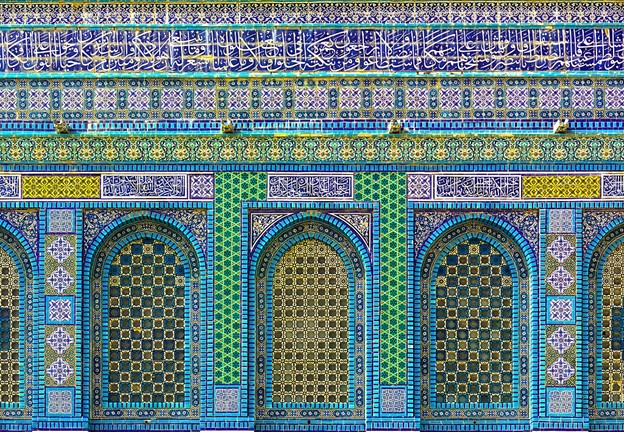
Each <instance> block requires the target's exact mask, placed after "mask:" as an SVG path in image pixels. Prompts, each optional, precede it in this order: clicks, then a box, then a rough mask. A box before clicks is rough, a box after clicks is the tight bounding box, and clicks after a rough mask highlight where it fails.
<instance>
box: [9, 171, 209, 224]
mask: <svg viewBox="0 0 624 432" xmlns="http://www.w3.org/2000/svg"><path fill="white" fill-rule="evenodd" d="M37 174H40V173H37ZM90 175H91V174H90ZM94 175H98V174H97V173H96V174H94ZM99 175H100V185H101V186H100V199H102V200H119V199H141V200H211V199H213V198H214V176H213V174H211V173H201V174H200V173H187V174H160V173H154V174H145V173H128V174H112V173H100V174H99ZM21 176H22V175H21V174H0V200H3V201H11V200H21V199H22V193H21ZM50 212H52V213H53V214H50V215H49V216H50V217H49V224H50V226H49V229H50V232H66V231H68V230H69V231H72V230H73V226H71V227H70V228H67V221H64V220H61V218H62V217H64V216H65V213H67V215H68V216H69V219H68V220H69V221H71V215H69V213H70V212H71V211H70V210H56V209H55V210H50Z"/></svg>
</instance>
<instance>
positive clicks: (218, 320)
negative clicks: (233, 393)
mask: <svg viewBox="0 0 624 432" xmlns="http://www.w3.org/2000/svg"><path fill="white" fill-rule="evenodd" d="M214 181H215V202H214V205H215V219H214V235H215V238H214V266H215V267H214V290H215V308H214V313H215V317H214V318H215V333H214V338H215V347H216V348H215V355H214V362H215V372H214V374H215V376H214V380H215V383H217V384H236V383H238V382H239V379H240V357H239V355H238V351H239V350H240V339H239V332H240V316H239V315H240V312H239V310H240V309H239V308H240V277H241V274H240V271H239V270H238V269H239V263H240V240H239V237H240V230H241V225H240V224H241V220H240V218H241V203H242V202H244V201H262V200H265V199H266V184H267V180H266V174H264V173H248V172H240V173H239V172H220V173H215V178H214Z"/></svg>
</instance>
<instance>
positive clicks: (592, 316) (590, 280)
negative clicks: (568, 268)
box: [583, 218, 624, 420]
mask: <svg viewBox="0 0 624 432" xmlns="http://www.w3.org/2000/svg"><path fill="white" fill-rule="evenodd" d="M587 256H589V261H588V262H587V264H586V268H585V271H584V272H583V273H584V277H585V287H586V289H587V298H588V300H589V301H588V314H587V324H586V326H587V330H588V342H589V343H588V347H587V348H588V349H587V353H588V357H589V358H588V364H589V367H588V375H589V377H588V378H589V380H590V381H592V382H594V383H595V384H594V385H591V386H588V388H587V391H588V395H589V397H588V401H589V408H590V412H592V413H593V414H592V416H591V417H590V420H591V419H592V418H593V419H594V420H598V419H601V418H604V417H602V416H603V415H604V413H605V412H607V411H605V410H601V409H600V408H605V409H606V410H609V409H613V408H620V407H622V404H623V403H624V389H622V385H621V383H622V367H624V364H622V351H623V350H624V346H623V342H624V340H623V339H622V337H624V332H622V326H623V324H624V316H623V313H624V307H623V305H622V298H623V295H624V292H623V291H622V290H623V289H624V286H623V283H622V282H623V281H622V276H623V274H622V272H623V270H624V218H617V219H615V220H614V221H612V222H611V223H610V224H608V225H607V226H605V227H603V229H602V230H601V231H600V232H599V233H598V235H597V236H596V237H595V238H594V239H593V240H592V242H591V243H590V244H589V246H588V250H587ZM592 408H594V409H593V410H592ZM609 412H612V413H616V412H617V411H609ZM610 418H611V419H613V420H615V418H614V417H613V416H610ZM620 418H621V417H620Z"/></svg>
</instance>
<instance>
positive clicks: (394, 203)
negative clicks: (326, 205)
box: [355, 173, 407, 384]
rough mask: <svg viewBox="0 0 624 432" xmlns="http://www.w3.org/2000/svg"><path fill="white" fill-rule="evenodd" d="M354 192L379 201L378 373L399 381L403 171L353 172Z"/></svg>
mask: <svg viewBox="0 0 624 432" xmlns="http://www.w3.org/2000/svg"><path fill="white" fill-rule="evenodd" d="M355 192H356V200H357V201H379V204H380V209H379V212H380V215H381V221H380V233H379V245H380V281H379V282H380V290H381V332H380V335H379V336H380V340H381V352H380V375H381V383H382V384H400V383H404V382H405V379H406V377H405V375H406V363H405V359H406V351H405V340H406V328H405V318H406V316H405V314H406V303H405V300H406V299H405V293H406V290H407V276H406V247H405V244H406V239H405V225H406V221H405V217H406V213H405V196H406V191H405V174H401V173H360V174H356V176H355Z"/></svg>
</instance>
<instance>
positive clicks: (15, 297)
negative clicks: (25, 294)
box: [0, 248, 21, 403]
mask: <svg viewBox="0 0 624 432" xmlns="http://www.w3.org/2000/svg"><path fill="white" fill-rule="evenodd" d="M0 299H1V306H2V307H0V402H3V403H5V402H19V400H20V392H19V386H20V374H21V371H20V360H19V358H20V321H21V319H20V276H19V272H18V269H17V266H16V265H15V261H14V260H13V258H11V256H10V255H9V254H8V253H7V252H6V251H5V250H4V248H0Z"/></svg>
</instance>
